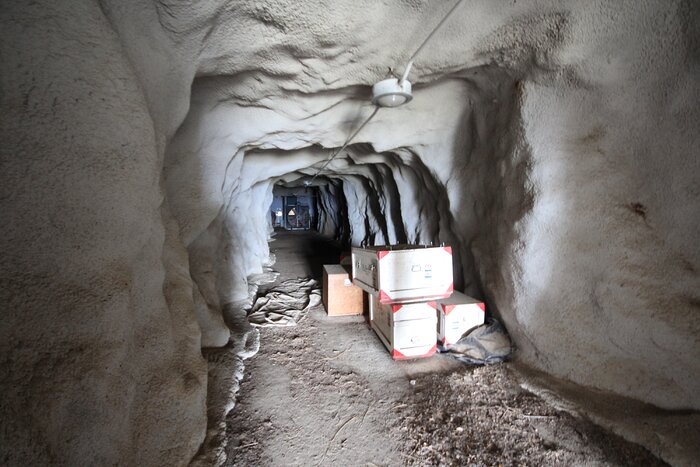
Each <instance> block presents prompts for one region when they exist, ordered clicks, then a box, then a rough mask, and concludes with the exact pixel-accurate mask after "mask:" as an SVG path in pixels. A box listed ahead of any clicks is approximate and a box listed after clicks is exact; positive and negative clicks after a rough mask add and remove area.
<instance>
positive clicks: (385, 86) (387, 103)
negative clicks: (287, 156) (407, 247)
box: [305, 0, 464, 187]
mask: <svg viewBox="0 0 700 467" xmlns="http://www.w3.org/2000/svg"><path fill="white" fill-rule="evenodd" d="M463 1H464V0H457V2H455V4H454V5H453V6H452V8H450V11H448V12H447V14H446V15H445V16H444V17H443V18H442V19H441V20H440V22H439V23H438V24H437V26H435V27H434V28H433V30H432V31H431V32H430V34H428V37H426V38H425V40H424V41H423V43H422V44H421V45H420V47H418V49H416V51H415V52H413V55H411V57H410V58H409V59H408V64H407V65H406V69H405V70H404V72H403V75H402V76H401V79H396V78H389V79H384V80H382V81H379V82H378V83H376V84H375V85H374V86H372V104H374V105H375V106H376V107H375V109H374V112H372V114H371V115H370V116H369V117H367V120H365V121H364V122H363V123H362V125H360V127H359V128H358V129H357V131H355V132H354V133H353V134H352V135H351V136H350V137H349V138H348V139H347V140H346V141H345V144H343V146H342V147H341V148H340V149H338V150H337V151H335V152H334V153H333V154H331V156H330V157H329V158H328V159H327V160H326V162H325V163H324V164H323V165H322V166H321V168H320V169H318V170H317V171H316V174H315V175H314V176H313V177H311V180H310V181H309V183H308V185H306V186H307V187H308V186H309V185H311V184H312V183H313V181H314V180H316V177H318V176H319V174H320V173H321V172H323V170H324V169H325V168H326V167H327V166H328V164H330V163H331V161H332V160H333V159H335V158H336V156H337V155H338V154H340V153H341V152H342V151H343V150H344V149H345V148H347V147H348V145H349V144H350V143H351V142H352V140H353V139H355V136H357V134H358V133H359V132H360V130H362V129H363V128H364V127H365V125H367V124H368V123H369V122H370V120H372V119H373V118H374V116H375V115H377V112H378V111H379V109H380V108H382V107H399V106H401V105H404V104H406V103H408V102H411V100H412V99H413V94H411V82H410V81H408V74H409V73H410V72H411V68H412V67H413V60H414V59H415V58H416V55H418V53H419V52H420V51H421V50H422V49H423V47H425V44H427V43H428V41H429V40H430V38H431V37H433V35H435V33H436V32H437V30H438V29H440V26H442V25H443V24H444V23H445V21H447V18H449V17H450V15H452V13H453V12H454V11H455V10H456V9H457V7H458V6H459V5H460V4H461V3H462V2H463ZM305 184H306V182H305Z"/></svg>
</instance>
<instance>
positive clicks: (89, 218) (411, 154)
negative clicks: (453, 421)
mask: <svg viewBox="0 0 700 467" xmlns="http://www.w3.org/2000/svg"><path fill="white" fill-rule="evenodd" d="M451 5H452V3H451V2H427V1H423V0H416V1H403V0H391V1H385V2H376V1H360V2H358V1H354V0H352V1H351V0H341V1H334V2H332V6H331V5H330V4H329V3H328V2H322V1H319V0H309V1H303V2H301V1H263V2H257V1H256V2H235V3H225V2H219V1H203V2H195V3H194V4H191V3H189V2H175V1H172V0H160V1H157V2H154V1H151V0H129V1H126V2H124V1H113V0H105V1H101V2H95V1H92V0H68V1H61V2H49V1H44V0H42V1H38V2H33V3H24V2H13V1H10V2H6V4H4V5H3V7H2V10H1V11H0V58H1V59H0V68H1V70H2V71H1V76H2V78H1V81H0V99H1V100H2V108H3V112H2V114H0V128H1V130H0V134H1V135H2V147H1V149H0V154H1V155H2V157H1V162H2V170H0V193H2V195H1V196H0V203H1V206H2V211H1V212H2V213H3V216H4V217H3V227H2V235H0V242H1V243H0V248H2V251H3V261H2V262H1V263H0V281H2V287H1V288H0V290H1V292H0V293H1V294H2V303H3V309H4V314H3V319H2V324H1V325H0V355H1V356H2V360H3V364H2V368H1V370H0V371H2V378H1V382H0V384H1V387H0V390H1V392H2V394H3V395H2V402H1V404H0V418H2V420H3V425H4V427H3V439H2V440H1V442H0V446H1V447H0V458H2V459H3V460H4V462H5V463H7V464H10V465H27V464H47V463H59V464H72V465H82V464H121V465H125V464H126V465H135V464H139V465H183V464H186V463H188V462H189V461H190V460H191V459H192V458H193V456H194V455H195V453H196V452H197V450H198V449H199V446H200V445H201V444H202V442H203V440H204V436H205V431H206V411H207V408H206V406H205V401H206V399H207V394H206V387H207V383H206V378H207V376H206V372H207V367H206V362H205V360H204V359H203V358H202V354H201V350H200V348H201V347H202V346H204V347H222V346H224V345H227V344H228V345H232V346H233V348H237V347H239V346H241V345H243V343H242V342H240V340H241V339H243V337H242V336H243V335H245V334H244V333H243V334H241V333H238V332H234V333H233V334H231V331H230V329H229V327H228V326H227V325H226V323H225V320H224V315H223V311H224V310H230V309H231V306H232V304H235V303H240V302H242V301H246V300H249V284H248V277H249V276H251V275H256V274H262V273H264V272H266V270H265V267H266V266H267V265H269V262H270V261H269V249H268V245H267V241H268V239H269V235H270V233H271V232H270V218H269V213H268V207H269V205H270V202H271V200H272V190H273V186H274V185H275V184H276V183H282V184H285V185H286V186H300V185H302V184H303V182H304V181H305V180H310V178H311V177H313V175H314V174H315V173H316V170H317V168H318V167H320V166H321V164H323V162H324V161H326V160H327V158H328V157H329V156H330V154H331V152H332V151H333V150H335V149H338V148H340V147H341V146H342V145H343V143H344V142H345V140H346V138H347V136H348V135H349V134H350V133H352V131H353V130H354V129H356V128H357V127H358V125H359V124H360V123H361V122H362V121H363V120H364V119H366V118H367V117H368V116H369V114H370V113H371V112H372V110H373V109H372V107H371V105H370V104H369V93H370V86H371V85H372V84H373V83H374V82H376V81H379V80H381V79H383V78H385V77H387V75H388V72H389V67H392V68H393V73H394V74H400V73H401V72H402V71H403V66H404V65H405V62H406V60H407V59H408V57H409V56H410V54H411V53H412V52H413V51H414V50H415V48H416V47H417V46H418V45H419V44H420V42H421V41H422V40H423V39H424V38H425V37H426V36H427V34H428V33H429V32H430V30H431V29H432V27H433V26H434V25H435V24H436V23H437V22H438V21H439V19H440V18H441V17H442V15H443V14H444V12H446V11H447V9H448V8H450V7H451ZM699 23H700V13H699V11H698V6H697V3H696V2H693V1H691V0H687V1H682V0H675V1H666V0H656V1H653V0H650V1H647V2H643V3H640V2H609V1H602V0H600V1H597V0H591V1H587V2H577V1H565V2H560V1H542V2H534V1H518V2H508V3H506V2H493V1H491V0H476V1H470V2H465V3H464V4H463V5H462V6H461V7H460V8H458V9H457V10H456V11H455V14H454V16H453V17H452V18H451V19H450V20H449V21H448V22H447V23H446V24H445V26H444V28H443V29H441V30H440V31H439V32H438V34H436V35H435V37H434V39H433V40H432V41H431V42H430V43H428V45H427V46H426V48H425V49H424V50H423V51H422V53H421V54H420V55H419V56H418V58H417V59H416V65H415V67H414V70H413V72H412V73H411V76H410V79H411V81H412V82H413V85H414V99H413V101H412V102H411V103H409V104H407V105H406V106H403V107H399V108H395V109H382V110H380V111H379V112H378V113H377V115H376V116H375V117H374V119H373V120H372V121H371V122H370V123H369V124H368V125H367V126H366V127H365V128H364V129H363V130H362V132H361V133H360V134H359V135H358V136H357V138H356V140H355V141H354V142H353V144H352V145H350V146H349V147H348V148H347V150H346V151H344V152H343V153H342V154H340V155H339V156H338V157H337V158H336V159H335V160H334V161H333V162H331V163H330V164H329V165H328V167H327V170H325V171H324V173H323V174H321V175H320V176H319V177H317V178H316V179H315V180H314V186H315V187H316V188H317V189H318V190H319V191H318V193H319V198H318V199H319V201H318V209H319V229H320V230H321V231H322V232H324V233H327V234H329V235H333V236H335V237H337V238H338V239H341V240H349V241H350V242H351V243H353V244H355V245H359V244H372V243H396V242H409V243H423V244H429V243H431V242H432V243H434V244H436V243H440V242H446V243H449V244H452V245H453V246H454V247H455V261H456V279H457V284H456V285H457V287H458V288H459V289H462V290H465V291H466V292H467V293H469V294H472V295H477V296H481V297H484V298H485V299H486V302H487V305H488V307H489V309H490V310H491V311H492V312H493V313H494V314H495V315H496V316H497V317H499V318H500V319H501V320H502V321H503V323H504V324H505V326H506V327H507V328H508V330H509V332H510V333H511V335H512V338H513V341H514V343H515V345H516V347H517V349H518V350H517V352H516V356H517V357H516V358H518V359H519V360H521V361H522V362H524V363H526V364H528V365H530V366H532V367H535V368H537V369H540V370H543V371H545V372H547V373H549V374H551V375H553V376H556V377H559V378H562V379H565V380H569V381H571V382H574V383H577V384H581V385H585V386H588V387H591V388H594V389H599V390H604V391H609V392H612V393H615V394H618V395H622V396H627V397H632V398H635V399H639V400H641V401H644V402H648V403H650V404H654V405H657V406H659V407H662V408H667V409H694V410H698V409H700V398H699V397H698V394H700V378H698V375H699V374H700V345H699V344H698V340H699V336H700V313H699V312H698V311H699V310H698V308H699V307H700V305H699V304H700V295H699V293H700V292H699V291H700V274H699V273H698V270H699V268H700V248H698V244H699V243H698V232H699V231H700V189H699V186H700V175H699V174H700V157H698V149H697V148H698V147H700V132H699V131H698V128H700V106H698V105H697V103H698V101H699V100H700V66H699V63H698V60H699V59H698V57H699V55H698V47H699V45H698V44H699V40H700V37H699V34H700V33H699V32H698V31H699V30H698V28H697V25H698V24H699ZM251 353H252V352H250V351H247V352H244V354H245V356H250V354H251ZM227 358H228V357H227ZM230 358H231V359H232V361H235V362H236V367H237V368H238V366H239V364H240V365H241V368H242V363H240V362H239V360H241V359H242V357H241V356H240V355H237V354H232V355H231V356H230ZM217 371H218V370H217ZM237 373H240V369H239V370H237ZM217 374H218V373H217ZM210 376H211V375H210ZM214 376H216V375H214ZM229 376H230V375H229ZM229 376H226V375H221V378H219V377H217V378H215V379H216V380H217V381H229V379H230V378H229ZM226 378H229V379H226ZM233 380H236V381H237V380H238V377H237V376H236V377H234V378H233V379H232V380H230V381H231V385H232V387H233V386H235V387H236V388H237V382H236V383H235V384H234V382H233ZM217 384H218V383H217ZM224 385H225V384H224ZM229 389H230V390H229ZM229 389H226V391H227V396H226V397H225V398H224V399H223V400H226V401H230V400H231V398H232V397H233V396H232V394H233V393H235V390H236V389H235V388H233V389H231V388H229ZM222 390H223V389H222ZM210 400H213V399H212V395H211V394H210ZM217 400H218V399H217ZM219 408H220V409H221V410H219ZM219 408H217V409H216V410H214V411H215V412H217V416H218V417H222V416H223V415H224V414H225V413H227V412H228V411H229V410H230V408H231V405H230V404H229V403H228V402H227V403H224V404H223V406H222V407H219ZM212 410H213V409H212ZM164 421H166V422H165V423H164ZM209 435H210V439H211V438H212V437H215V436H214V434H213V433H210V434H209ZM214 457H216V456H214ZM201 459H202V458H201V457H200V460H201Z"/></svg>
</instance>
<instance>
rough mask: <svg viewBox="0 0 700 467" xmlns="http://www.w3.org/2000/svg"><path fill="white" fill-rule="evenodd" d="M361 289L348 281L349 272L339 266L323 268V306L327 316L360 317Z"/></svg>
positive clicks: (361, 310) (332, 265)
mask: <svg viewBox="0 0 700 467" xmlns="http://www.w3.org/2000/svg"><path fill="white" fill-rule="evenodd" d="M362 295H363V292H362V289H360V288H359V287H356V286H355V285H354V284H353V283H352V280H351V279H350V271H349V270H348V269H346V268H345V267H343V266H341V265H339V264H326V265H324V266H323V305H324V306H325V307H326V312H327V313H328V316H345V315H361V314H362V312H363V305H362V303H363V302H362V298H363V297H362Z"/></svg>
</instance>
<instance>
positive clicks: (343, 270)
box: [323, 264, 350, 276]
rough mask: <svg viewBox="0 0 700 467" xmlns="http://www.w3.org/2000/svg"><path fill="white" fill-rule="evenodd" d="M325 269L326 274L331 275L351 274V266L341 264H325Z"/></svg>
mask: <svg viewBox="0 0 700 467" xmlns="http://www.w3.org/2000/svg"><path fill="white" fill-rule="evenodd" d="M323 269H325V271H326V274H328V275H329V276H334V275H341V276H347V275H349V274H350V270H349V268H347V267H346V266H343V265H340V264H324V265H323Z"/></svg>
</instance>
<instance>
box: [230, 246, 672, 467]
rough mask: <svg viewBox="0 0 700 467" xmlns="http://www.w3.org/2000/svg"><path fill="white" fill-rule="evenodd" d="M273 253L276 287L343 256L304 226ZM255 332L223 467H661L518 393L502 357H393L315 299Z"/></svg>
mask: <svg viewBox="0 0 700 467" xmlns="http://www.w3.org/2000/svg"><path fill="white" fill-rule="evenodd" d="M271 249H272V250H273V252H274V253H275V254H276V256H277V264H276V265H275V269H276V270H278V271H279V272H280V273H281V274H280V277H279V278H278V281H277V282H278V283H279V282H280V281H283V280H285V279H290V278H296V277H307V276H311V277H316V278H318V279H319V281H320V273H321V265H322V264H324V263H326V264H327V263H332V262H336V259H337V257H338V254H339V250H338V248H337V246H335V245H333V244H332V242H329V241H327V240H324V239H323V238H322V237H320V236H319V235H318V234H312V233H279V234H278V235H277V236H276V241H275V242H273V243H272V244H271ZM273 285H274V284H272V285H271V286H273ZM268 288H269V287H268ZM260 293H264V290H261V291H260ZM260 334H261V336H260V351H259V353H258V354H257V355H256V356H254V357H253V358H252V359H250V360H247V361H246V368H245V375H244V378H243V381H242V383H241V387H240V392H239V393H238V397H237V403H236V406H235V408H234V410H233V411H232V412H231V413H230V415H229V417H228V419H227V431H228V436H229V441H228V446H227V448H226V449H227V457H228V461H227V462H228V464H227V465H241V466H243V465H245V466H247V465H366V466H373V465H375V466H384V465H516V464H517V465H583V464H585V465H630V466H633V465H634V466H638V465H665V464H663V463H662V462H661V461H659V460H658V459H657V458H656V457H654V456H652V455H651V454H650V453H649V452H648V451H646V450H645V449H643V448H642V447H640V446H638V445H635V444H632V443H629V442H627V441H624V440H623V439H622V438H619V437H617V436H615V435H612V434H610V433H608V432H605V431H604V430H603V429H601V428H599V427H597V426H596V425H594V424H593V423H591V422H590V421H588V420H587V419H585V418H583V417H582V416H579V415H576V412H575V411H574V410H572V409H571V408H566V407H554V406H553V405H552V404H550V403H549V402H546V401H545V400H544V399H542V398H540V397H539V396H537V395H535V394H533V393H532V392H529V391H528V390H526V389H524V388H523V387H522V385H521V381H520V377H519V376H518V374H519V373H517V372H515V371H514V370H513V367H512V364H509V363H506V364H501V365H495V366H489V367H470V366H467V365H464V364H462V363H459V362H457V361H455V360H453V359H451V358H450V357H447V356H445V355H436V356H434V357H431V358H428V359H423V360H414V361H405V362H394V361H393V360H392V359H391V358H390V357H389V354H388V352H387V351H386V350H385V349H384V347H383V346H382V344H381V342H380V341H379V339H378V338H377V337H376V336H375V335H374V333H373V332H372V331H371V330H370V328H369V327H368V325H367V323H366V320H365V318H364V317H332V318H329V317H327V316H326V314H325V311H324V310H323V307H322V306H319V307H317V308H316V309H312V310H311V311H310V312H309V313H308V315H307V316H306V318H304V319H303V320H302V321H301V322H300V324H299V325H297V326H294V327H287V328H261V331H260Z"/></svg>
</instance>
